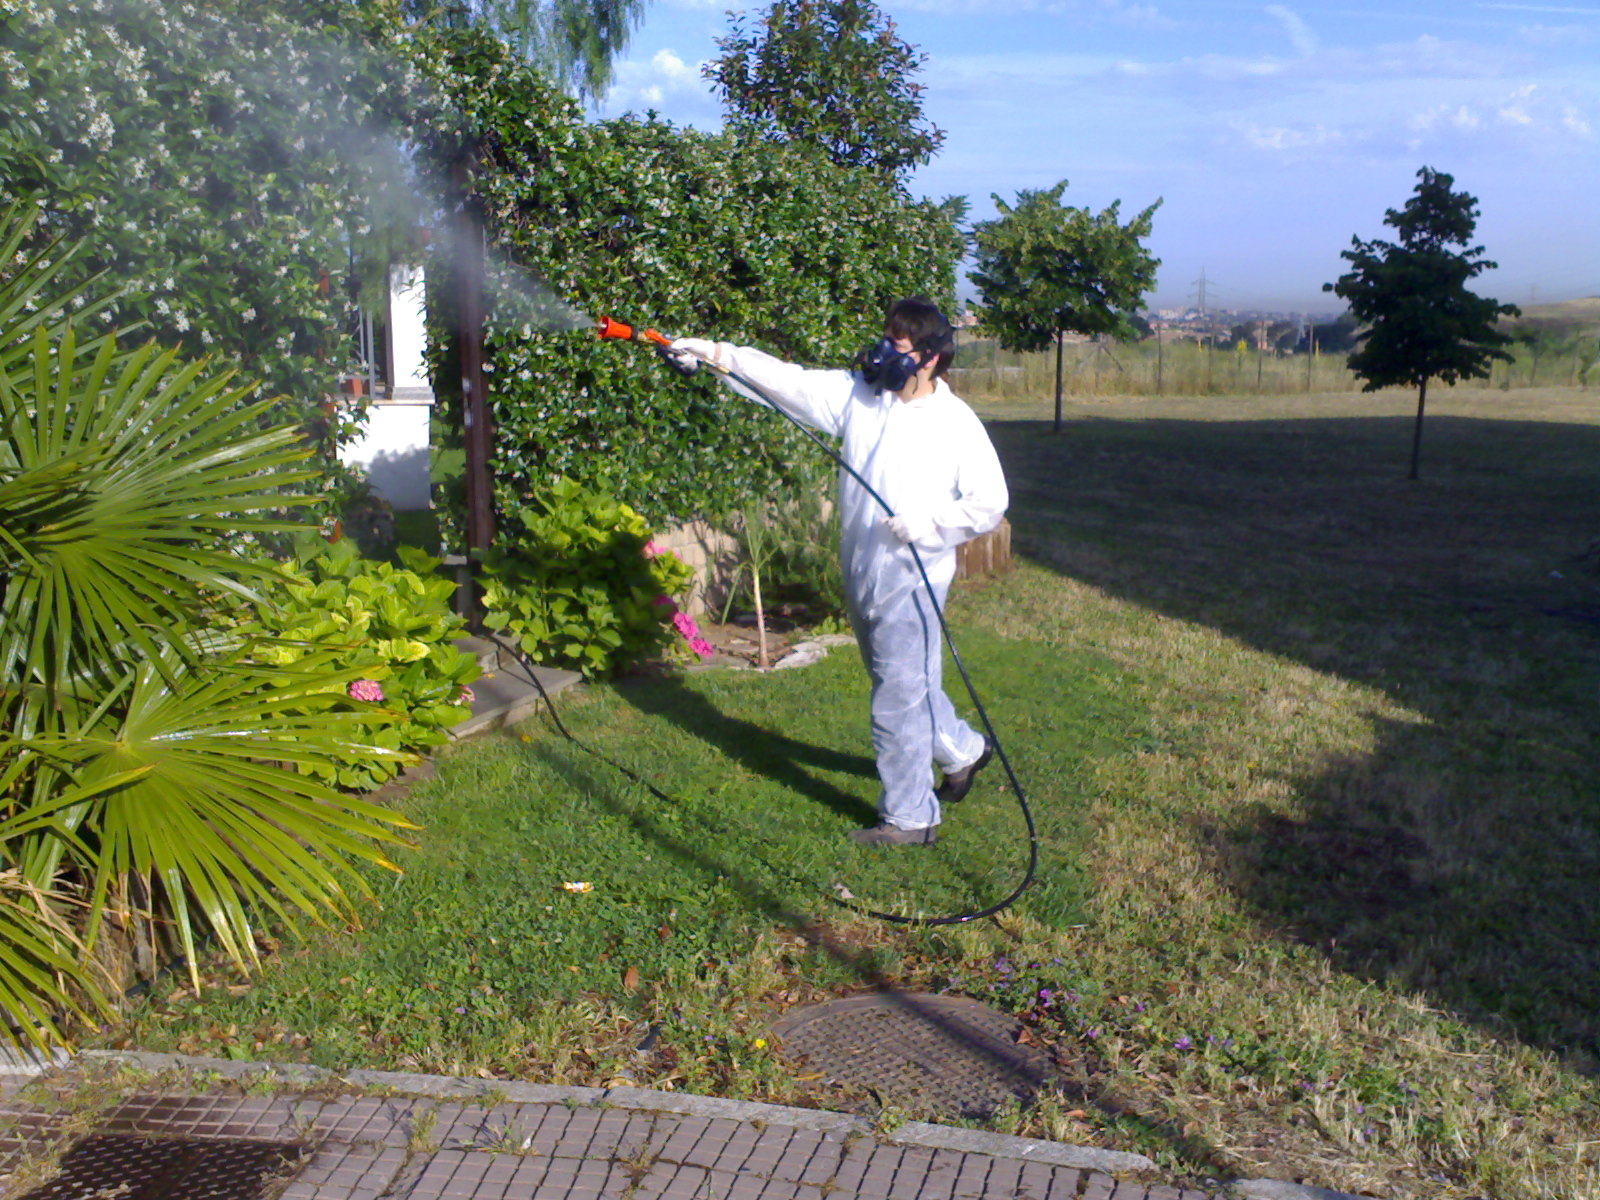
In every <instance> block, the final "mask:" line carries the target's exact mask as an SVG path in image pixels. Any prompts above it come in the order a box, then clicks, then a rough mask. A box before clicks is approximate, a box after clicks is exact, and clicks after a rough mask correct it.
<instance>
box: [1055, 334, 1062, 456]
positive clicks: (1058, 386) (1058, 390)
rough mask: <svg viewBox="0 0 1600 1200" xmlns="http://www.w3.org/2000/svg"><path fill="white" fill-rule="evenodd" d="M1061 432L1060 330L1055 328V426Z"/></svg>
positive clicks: (1056, 430) (1057, 431)
mask: <svg viewBox="0 0 1600 1200" xmlns="http://www.w3.org/2000/svg"><path fill="white" fill-rule="evenodd" d="M1055 432H1056V433H1060V432H1061V330H1059V329H1058V330H1056V427H1055Z"/></svg>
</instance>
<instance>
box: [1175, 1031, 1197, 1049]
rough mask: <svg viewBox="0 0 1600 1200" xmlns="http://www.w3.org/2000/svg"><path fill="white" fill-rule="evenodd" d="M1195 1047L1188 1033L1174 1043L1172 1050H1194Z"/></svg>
mask: <svg viewBox="0 0 1600 1200" xmlns="http://www.w3.org/2000/svg"><path fill="white" fill-rule="evenodd" d="M1193 1046H1194V1043H1193V1042H1191V1041H1190V1040H1189V1035H1188V1034H1187V1033H1186V1034H1184V1035H1183V1036H1182V1037H1181V1038H1179V1039H1178V1040H1177V1041H1175V1042H1173V1043H1172V1048H1173V1049H1174V1050H1189V1049H1192V1048H1193Z"/></svg>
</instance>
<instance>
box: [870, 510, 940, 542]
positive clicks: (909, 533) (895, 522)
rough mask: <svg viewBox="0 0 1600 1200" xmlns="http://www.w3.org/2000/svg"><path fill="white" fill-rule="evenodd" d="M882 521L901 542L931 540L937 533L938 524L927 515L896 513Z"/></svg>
mask: <svg viewBox="0 0 1600 1200" xmlns="http://www.w3.org/2000/svg"><path fill="white" fill-rule="evenodd" d="M883 523H884V524H885V525H887V526H888V527H889V532H890V533H892V534H894V535H895V537H897V538H899V539H900V540H901V541H902V542H927V541H932V540H933V538H934V536H935V535H936V534H937V533H938V526H937V525H935V524H934V523H933V521H932V520H931V519H929V518H928V517H917V516H907V515H906V514H905V513H896V514H895V515H894V516H892V517H885V518H884V519H883Z"/></svg>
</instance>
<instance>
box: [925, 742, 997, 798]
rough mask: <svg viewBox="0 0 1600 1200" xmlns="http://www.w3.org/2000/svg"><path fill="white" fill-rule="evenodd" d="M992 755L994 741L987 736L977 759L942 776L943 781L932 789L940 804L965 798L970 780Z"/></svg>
mask: <svg viewBox="0 0 1600 1200" xmlns="http://www.w3.org/2000/svg"><path fill="white" fill-rule="evenodd" d="M993 757H994V743H993V742H991V741H990V740H989V739H988V738H984V739H983V753H982V754H980V755H978V761H977V762H975V763H971V764H969V765H968V766H965V767H962V768H961V769H960V770H959V771H951V772H949V773H948V774H947V775H945V777H944V782H943V783H941V784H940V785H939V786H938V787H936V788H934V789H933V794H934V795H935V796H937V797H939V803H940V804H954V803H955V802H956V801H957V800H964V799H966V796H967V793H968V792H970V791H971V790H972V781H973V779H975V778H976V777H977V774H978V772H979V771H981V770H983V769H984V768H985V767H987V766H988V765H989V760H990V759H991V758H993Z"/></svg>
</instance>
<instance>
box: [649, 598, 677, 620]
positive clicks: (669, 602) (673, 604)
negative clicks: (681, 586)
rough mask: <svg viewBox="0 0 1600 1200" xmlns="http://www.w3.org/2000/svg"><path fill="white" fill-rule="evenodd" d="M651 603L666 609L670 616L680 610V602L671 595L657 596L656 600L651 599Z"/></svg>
mask: <svg viewBox="0 0 1600 1200" xmlns="http://www.w3.org/2000/svg"><path fill="white" fill-rule="evenodd" d="M650 603H651V604H654V605H655V606H656V607H657V608H664V609H666V610H667V615H668V616H669V617H670V616H672V615H673V614H674V613H676V612H677V611H678V603H677V601H675V600H674V599H673V598H672V597H671V596H657V597H656V598H655V599H654V600H652V601H650Z"/></svg>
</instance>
